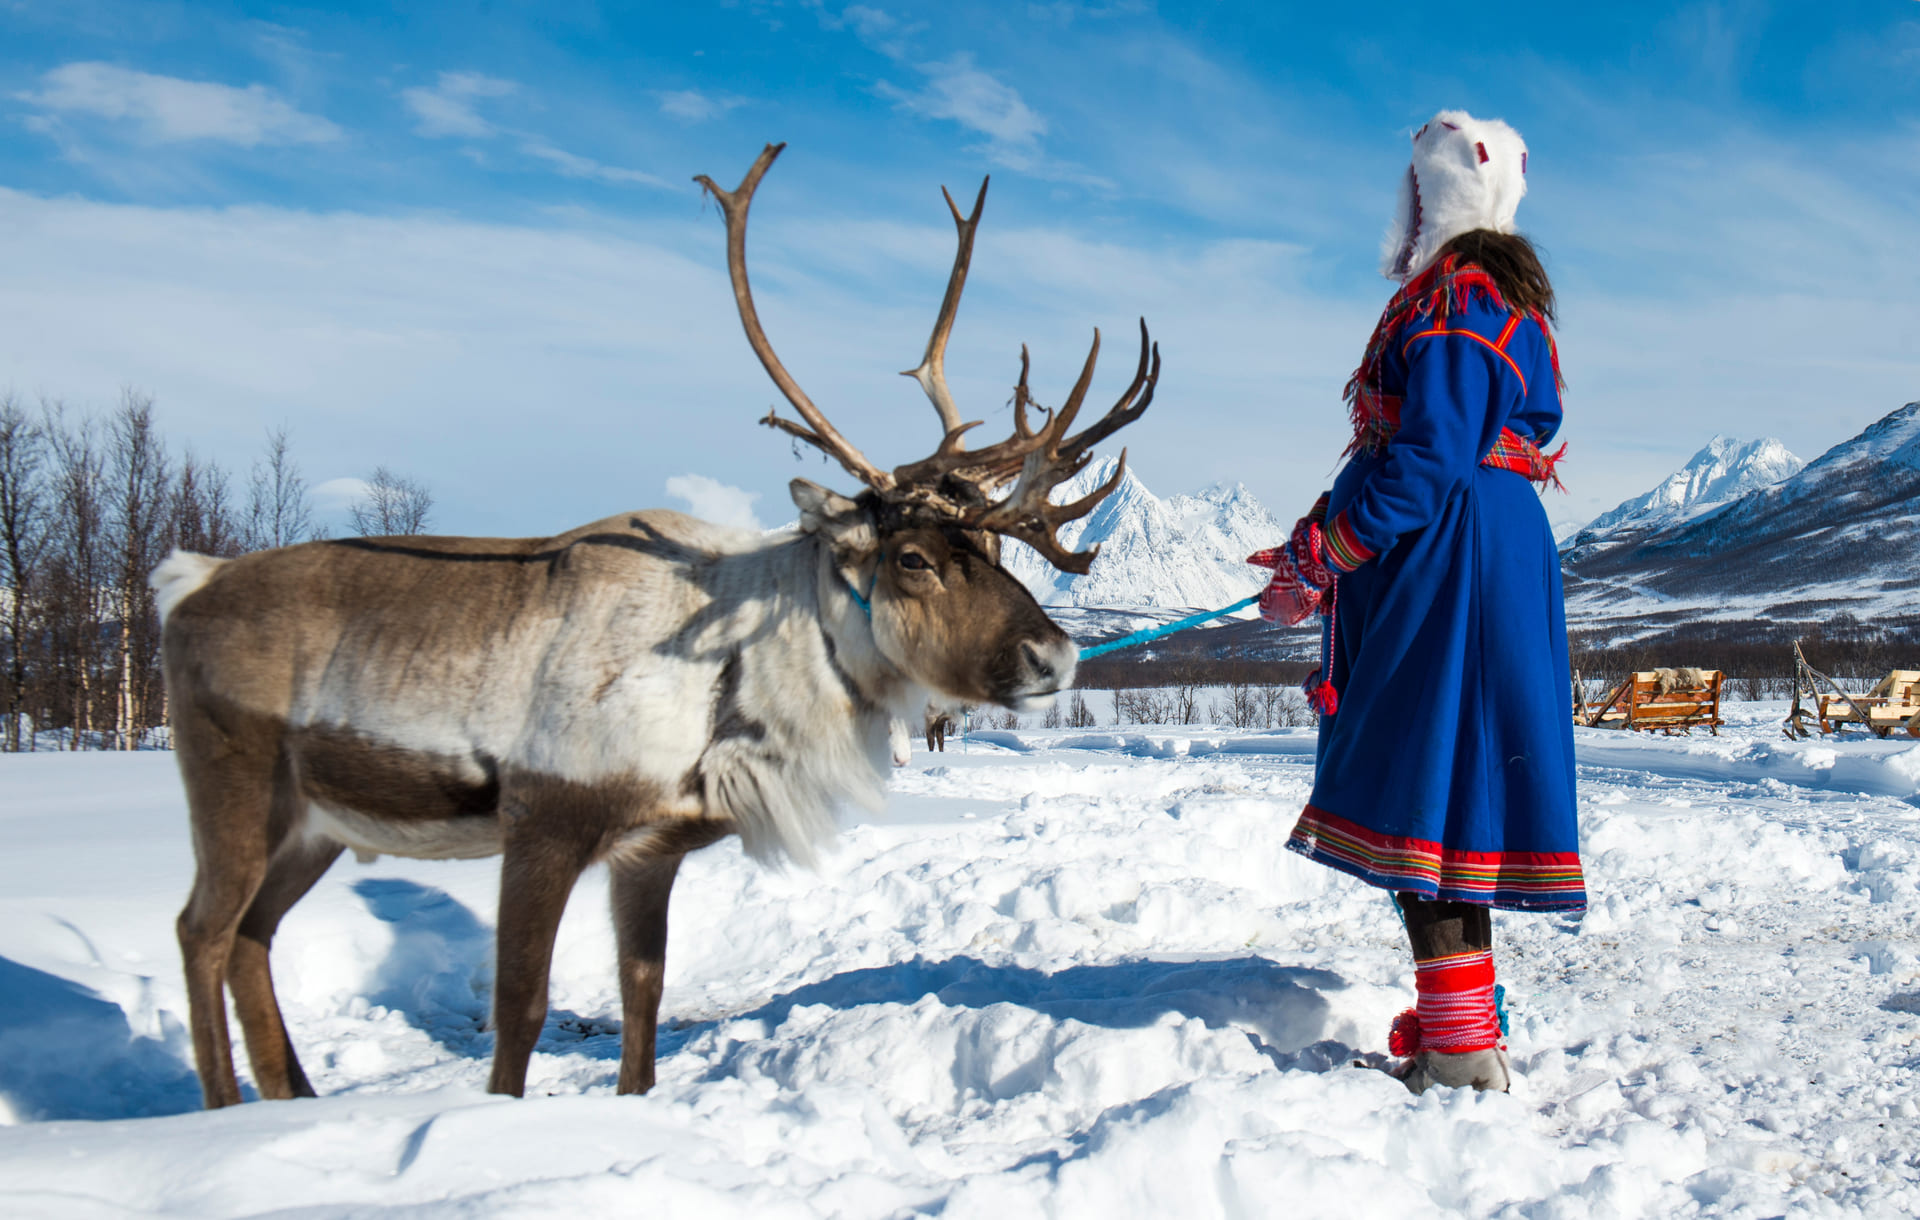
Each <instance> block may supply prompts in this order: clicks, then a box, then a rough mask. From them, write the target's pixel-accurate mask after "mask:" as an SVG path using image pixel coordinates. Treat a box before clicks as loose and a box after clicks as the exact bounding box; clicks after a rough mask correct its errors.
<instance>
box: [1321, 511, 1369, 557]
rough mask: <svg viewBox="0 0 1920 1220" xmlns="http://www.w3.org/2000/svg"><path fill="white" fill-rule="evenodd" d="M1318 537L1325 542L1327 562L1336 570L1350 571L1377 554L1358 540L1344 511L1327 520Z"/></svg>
mask: <svg viewBox="0 0 1920 1220" xmlns="http://www.w3.org/2000/svg"><path fill="white" fill-rule="evenodd" d="M1320 537H1321V539H1322V540H1323V541H1324V542H1325V544H1326V553H1327V563H1328V564H1329V565H1330V566H1331V567H1332V568H1333V569H1334V570H1335V571H1336V572H1351V571H1353V570H1354V569H1355V568H1357V567H1359V566H1360V565H1361V564H1363V563H1365V562H1366V561H1367V560H1369V559H1372V558H1373V557H1374V555H1376V554H1378V552H1376V551H1374V550H1373V549H1372V548H1371V547H1368V546H1366V545H1365V544H1363V543H1362V542H1361V541H1360V535H1359V534H1357V533H1355V532H1354V529H1353V522H1351V521H1349V520H1347V514H1345V513H1341V514H1340V515H1339V516H1337V517H1335V518H1334V519H1333V520H1332V521H1329V522H1328V523H1327V527H1326V529H1325V530H1323V531H1322V532H1321V535H1320Z"/></svg>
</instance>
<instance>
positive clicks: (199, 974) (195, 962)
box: [174, 749, 275, 1110]
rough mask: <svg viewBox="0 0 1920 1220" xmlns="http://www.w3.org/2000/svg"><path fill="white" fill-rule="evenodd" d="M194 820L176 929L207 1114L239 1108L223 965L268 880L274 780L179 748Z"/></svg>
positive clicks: (236, 761) (250, 766) (267, 773)
mask: <svg viewBox="0 0 1920 1220" xmlns="http://www.w3.org/2000/svg"><path fill="white" fill-rule="evenodd" d="M181 774H182V777H183V778H184V779H185V780H186V786H187V796H188V805H189V808H190V809H191V811H192V818H193V854H194V860H195V862H196V868H195V870H194V876H193V889H192V891H191V892H190V893H189V894H188V895H187V905H186V906H185V908H183V909H182V910H181V912H180V918H179V919H178V920H177V921H176V922H175V924H174V930H175V932H176V934H177V935H178V936H179V939H180V960H181V964H182V965H183V966H184V968H185V972H186V983H187V1023H188V1026H189V1028H190V1029H191V1030H192V1033H193V1058H194V1065H195V1066H196V1067H197V1068H198V1069H199V1072H200V1093H201V1096H202V1098H203V1099H204V1100H205V1102H206V1106H207V1109H209V1110H213V1109H218V1108H219V1107H221V1106H232V1105H238V1104H239V1102H240V1082H239V1080H238V1078H236V1077H235V1076H234V1074H233V1043H232V1040H231V1037H230V1035H229V1034H228V1032H227V996H226V982H227V963H228V961H229V959H230V958H231V957H232V953H233V942H234V934H235V932H236V930H237V929H238V928H239V925H240V920H241V917H242V916H244V915H245V914H246V911H247V907H248V905H249V904H251V903H252V901H253V896H254V894H255V892H257V891H258V890H259V888H260V882H261V880H262V879H263V878H265V877H266V875H267V856H268V849H267V823H268V818H269V810H270V808H271V806H272V802H273V789H274V784H275V777H274V775H273V773H272V771H271V770H270V769H269V767H266V766H261V765H259V764H258V763H257V762H254V761H252V760H251V759H249V758H248V757H246V756H244V755H238V756H235V755H230V756H228V758H227V759H223V760H221V763H220V764H215V763H212V762H209V761H207V760H205V759H204V758H201V757H196V756H194V754H193V753H192V752H190V751H188V750H185V749H183V757H182V758H181Z"/></svg>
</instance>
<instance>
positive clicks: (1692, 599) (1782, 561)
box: [1563, 402, 1920, 628]
mask: <svg viewBox="0 0 1920 1220" xmlns="http://www.w3.org/2000/svg"><path fill="white" fill-rule="evenodd" d="M1623 507H1624V506H1623ZM1592 532H1593V531H1591V530H1589V531H1586V532H1583V533H1582V534H1581V536H1580V537H1579V538H1576V539H1575V542H1574V545H1572V546H1569V547H1568V548H1567V549H1566V550H1565V551H1564V552H1563V560H1564V565H1565V572H1566V577H1567V610H1568V616H1569V618H1570V619H1571V620H1573V621H1574V622H1575V624H1576V625H1594V624H1600V623H1607V622H1611V623H1613V624H1616V625H1618V626H1621V627H1622V628H1630V627H1633V626H1636V625H1649V624H1651V625H1658V626H1671V625H1674V624H1676V623H1684V622H1693V621H1701V620H1709V619H1718V620H1727V621H1732V620H1763V619H1771V620H1775V621H1796V622H1797V621H1808V620H1814V619H1820V620H1824V619H1826V618H1829V617H1831V616H1832V615H1833V614H1836V613H1839V612H1842V611H1844V612H1847V613H1851V614H1853V615H1855V616H1856V617H1858V618H1861V619H1863V620H1872V621H1874V622H1877V623H1880V624H1882V625H1892V624H1894V623H1898V622H1902V621H1920V596H1917V595H1916V590H1920V402H1912V403H1908V404H1907V405H1906V406H1904V407H1901V408H1899V409H1898V410H1896V411H1893V412H1891V413H1889V414H1888V415H1886V416H1885V417H1884V418H1882V419H1880V420H1878V421H1877V422H1875V423H1874V424H1872V425H1871V426H1869V427H1868V428H1866V429H1865V430H1864V431H1862V432H1861V433H1860V434H1859V435H1858V436H1855V437H1852V438H1851V439H1849V440H1846V441H1843V442H1841V443H1840V444H1838V445H1835V446H1834V447H1833V448H1832V449H1829V450H1828V451H1827V452H1826V453H1824V454H1822V455H1821V456H1820V457H1818V458H1816V459H1814V460H1813V461H1812V462H1810V463H1808V464H1807V465H1806V466H1805V467H1804V468H1802V469H1801V470H1800V471H1799V472H1798V473H1796V474H1793V475H1792V476H1790V477H1788V478H1785V479H1781V480H1779V481H1777V482H1774V483H1771V484H1768V485H1766V486H1763V487H1759V488H1757V489H1755V490H1752V491H1749V492H1747V493H1746V494H1745V495H1743V496H1741V497H1739V498H1738V499H1736V500H1734V501H1732V502H1731V503H1728V504H1723V505H1720V506H1719V507H1717V508H1714V509H1712V510H1710V511H1706V512H1702V513H1699V514H1697V515H1696V514H1688V513H1682V514H1679V515H1677V516H1676V517H1675V518H1674V519H1672V520H1670V521H1669V522H1667V523H1666V524H1665V525H1664V526H1661V527H1658V528H1654V529H1649V530H1633V531H1630V532H1631V535H1632V536H1631V537H1621V535H1622V534H1623V533H1625V532H1628V531H1623V530H1616V531H1614V532H1613V533H1612V534H1611V535H1596V537H1595V538H1593V539H1588V534H1589V533H1592ZM1583 540H1584V541H1583Z"/></svg>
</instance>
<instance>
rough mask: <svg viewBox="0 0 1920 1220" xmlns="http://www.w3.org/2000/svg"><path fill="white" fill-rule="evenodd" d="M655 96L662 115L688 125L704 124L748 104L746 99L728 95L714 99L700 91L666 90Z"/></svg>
mask: <svg viewBox="0 0 1920 1220" xmlns="http://www.w3.org/2000/svg"><path fill="white" fill-rule="evenodd" d="M654 96H655V97H657V98H659V99H660V113H662V114H666V115H671V116H672V117H674V118H676V119H680V120H682V121H684V122H688V123H704V122H706V121H707V120H708V119H717V118H721V117H723V116H725V115H726V113H727V112H728V111H729V110H734V109H737V108H739V107H741V106H744V105H746V104H747V99H746V98H744V97H733V96H731V95H728V94H722V95H720V96H718V97H713V96H710V95H708V94H705V93H702V92H700V91H699V90H698V89H673V90H666V91H663V92H659V93H656V94H654Z"/></svg>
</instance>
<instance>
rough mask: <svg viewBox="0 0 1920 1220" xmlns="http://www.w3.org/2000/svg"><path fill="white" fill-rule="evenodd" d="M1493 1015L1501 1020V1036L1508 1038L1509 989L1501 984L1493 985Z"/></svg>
mask: <svg viewBox="0 0 1920 1220" xmlns="http://www.w3.org/2000/svg"><path fill="white" fill-rule="evenodd" d="M1493 1015H1494V1016H1496V1017H1499V1018H1500V1036H1501V1037H1502V1038H1504V1037H1506V1036H1507V989H1506V988H1505V987H1504V986H1502V985H1501V984H1499V983H1495V984H1494V985H1493Z"/></svg>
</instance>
